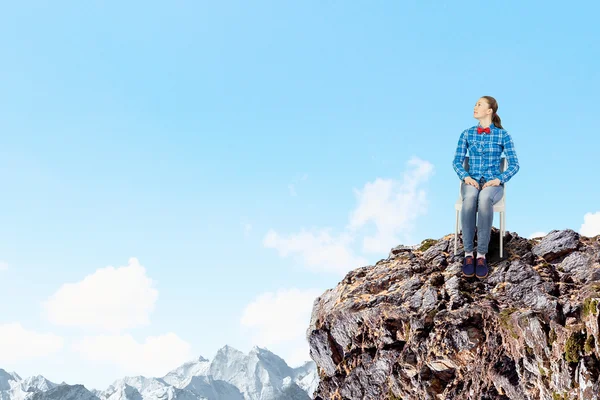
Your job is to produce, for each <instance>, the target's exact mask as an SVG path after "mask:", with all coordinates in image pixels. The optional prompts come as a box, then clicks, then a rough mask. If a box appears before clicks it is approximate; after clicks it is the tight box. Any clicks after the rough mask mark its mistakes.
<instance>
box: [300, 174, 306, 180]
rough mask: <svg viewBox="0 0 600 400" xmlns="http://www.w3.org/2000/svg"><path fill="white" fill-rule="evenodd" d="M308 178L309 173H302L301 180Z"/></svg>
mask: <svg viewBox="0 0 600 400" xmlns="http://www.w3.org/2000/svg"><path fill="white" fill-rule="evenodd" d="M307 179H308V174H304V175H302V178H300V180H302V181H305V180H307Z"/></svg>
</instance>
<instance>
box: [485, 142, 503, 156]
mask: <svg viewBox="0 0 600 400" xmlns="http://www.w3.org/2000/svg"><path fill="white" fill-rule="evenodd" d="M483 153H484V154H501V153H502V146H501V145H500V144H498V143H495V142H486V143H484V144H483Z"/></svg>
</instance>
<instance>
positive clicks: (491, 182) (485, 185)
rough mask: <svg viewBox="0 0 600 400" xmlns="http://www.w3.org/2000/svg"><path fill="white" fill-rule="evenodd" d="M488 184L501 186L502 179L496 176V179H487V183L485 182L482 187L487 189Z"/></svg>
mask: <svg viewBox="0 0 600 400" xmlns="http://www.w3.org/2000/svg"><path fill="white" fill-rule="evenodd" d="M488 186H500V179H498V178H496V179H492V180H491V181H487V182H486V183H484V184H483V188H482V189H485V188H486V187H488Z"/></svg>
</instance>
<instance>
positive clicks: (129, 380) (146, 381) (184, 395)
mask: <svg viewBox="0 0 600 400" xmlns="http://www.w3.org/2000/svg"><path fill="white" fill-rule="evenodd" d="M98 397H99V398H100V400H153V399H161V400H204V399H203V398H202V397H199V396H197V395H195V394H194V393H191V392H189V391H187V390H182V389H179V388H176V387H174V386H171V385H169V384H168V383H167V382H165V381H163V380H162V379H157V378H146V377H143V376H134V377H125V378H123V379H119V380H118V381H116V382H115V383H113V384H112V385H111V386H109V387H108V389H106V390H105V391H104V392H101V393H100V395H99V396H98Z"/></svg>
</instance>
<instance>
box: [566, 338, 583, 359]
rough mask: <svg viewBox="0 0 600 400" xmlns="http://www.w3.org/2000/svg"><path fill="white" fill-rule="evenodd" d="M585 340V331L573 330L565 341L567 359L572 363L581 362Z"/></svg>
mask: <svg viewBox="0 0 600 400" xmlns="http://www.w3.org/2000/svg"><path fill="white" fill-rule="evenodd" d="M584 341H585V334H584V333H581V332H573V333H572V334H571V336H569V338H568V339H567V342H566V343H565V360H567V361H568V362H572V363H576V362H579V355H580V354H581V352H582V351H583V343H584Z"/></svg>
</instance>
